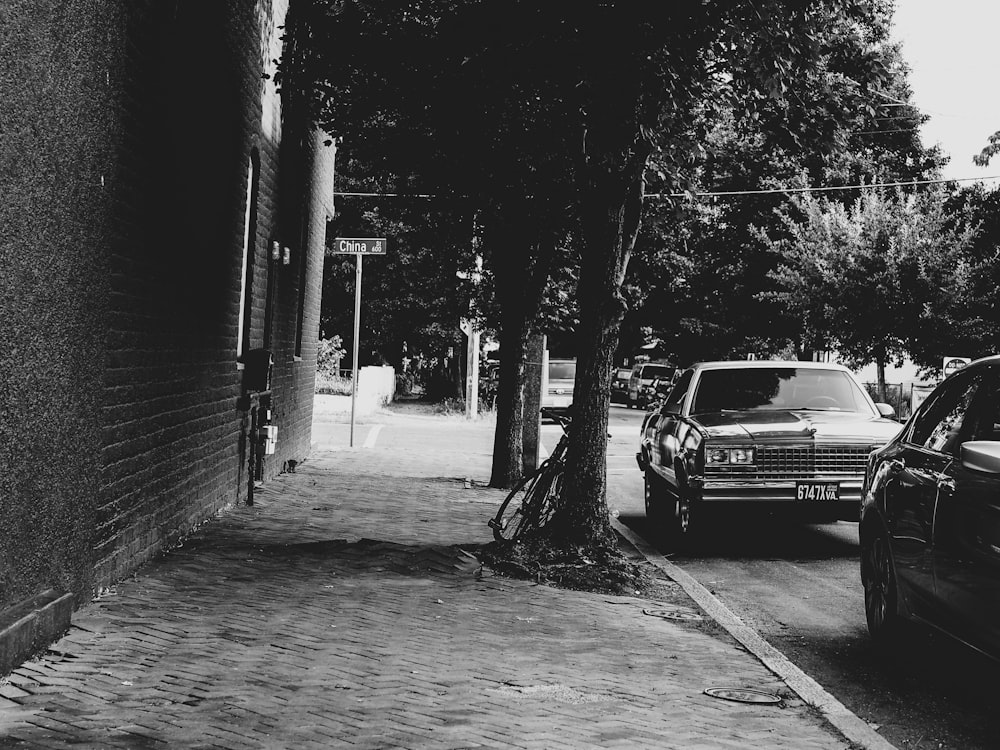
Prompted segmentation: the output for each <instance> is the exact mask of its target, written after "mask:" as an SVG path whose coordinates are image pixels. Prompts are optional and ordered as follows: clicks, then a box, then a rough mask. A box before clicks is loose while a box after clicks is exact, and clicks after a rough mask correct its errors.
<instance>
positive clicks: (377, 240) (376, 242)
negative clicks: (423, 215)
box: [333, 237, 386, 448]
mask: <svg viewBox="0 0 1000 750" xmlns="http://www.w3.org/2000/svg"><path fill="white" fill-rule="evenodd" d="M385 250H386V240H385V237H365V238H357V237H337V238H336V239H335V240H334V241H333V253H334V254H336V255H353V256H354V270H355V273H354V346H353V356H352V358H351V438H350V447H351V448H353V447H354V414H355V407H356V404H357V400H358V339H359V338H360V336H361V268H362V263H361V258H362V256H364V255H385Z"/></svg>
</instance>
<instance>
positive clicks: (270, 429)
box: [260, 424, 278, 456]
mask: <svg viewBox="0 0 1000 750" xmlns="http://www.w3.org/2000/svg"><path fill="white" fill-rule="evenodd" d="M260 436H261V438H262V440H261V442H262V443H263V444H264V455H265V456H273V455H274V450H275V448H276V447H277V445H278V427H277V425H273V424H267V425H264V426H263V427H261V428H260Z"/></svg>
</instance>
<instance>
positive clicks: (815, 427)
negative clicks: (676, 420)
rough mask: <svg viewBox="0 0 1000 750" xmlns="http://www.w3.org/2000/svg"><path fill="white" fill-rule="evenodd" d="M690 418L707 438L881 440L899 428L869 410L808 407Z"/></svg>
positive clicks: (701, 415)
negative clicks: (855, 410) (814, 409)
mask: <svg viewBox="0 0 1000 750" xmlns="http://www.w3.org/2000/svg"><path fill="white" fill-rule="evenodd" d="M690 419H691V421H692V422H694V424H696V425H697V426H698V427H700V428H701V429H702V431H703V432H705V434H706V435H707V436H708V437H710V438H734V439H744V440H745V439H751V440H755V441H766V440H770V439H789V438H807V439H808V438H815V439H817V440H850V441H855V440H865V441H871V442H873V443H878V444H881V443H885V442H888V441H889V440H890V439H892V438H893V437H895V435H896V433H898V432H899V430H900V429H901V428H902V425H901V424H899V422H894V421H893V420H891V419H884V418H882V417H873V416H870V415H868V414H858V413H856V412H838V411H811V410H808V409H788V410H784V409H781V410H750V411H721V412H710V413H706V414H695V415H692V416H691V418H690Z"/></svg>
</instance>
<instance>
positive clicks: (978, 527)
mask: <svg viewBox="0 0 1000 750" xmlns="http://www.w3.org/2000/svg"><path fill="white" fill-rule="evenodd" d="M981 369H982V377H981V382H980V387H979V394H978V395H977V397H976V399H975V401H974V402H973V404H972V406H971V408H970V409H969V411H968V413H967V415H966V419H965V420H964V423H963V429H962V431H961V434H960V436H959V440H958V441H957V442H956V444H955V445H954V447H953V450H952V457H953V459H954V460H953V461H952V462H951V463H950V464H949V466H948V468H947V469H946V470H945V472H944V476H943V477H942V479H941V481H940V482H939V490H940V492H939V495H938V502H937V508H936V512H935V528H934V551H933V560H934V578H935V590H936V594H937V598H938V599H939V600H940V601H941V603H942V610H943V611H942V621H941V625H942V626H943V627H945V628H946V629H947V630H949V631H951V632H952V633H953V634H954V635H956V636H958V637H959V638H962V639H963V640H971V641H974V642H976V643H977V644H982V645H987V646H988V647H989V648H990V649H991V650H993V651H994V652H997V653H1000V475H998V474H995V473H992V472H990V471H984V470H980V469H979V468H976V466H975V464H973V463H968V464H966V463H963V461H962V445H964V444H965V443H966V442H968V441H980V440H988V441H1000V378H998V375H997V371H996V368H993V367H990V368H987V367H983V368H981Z"/></svg>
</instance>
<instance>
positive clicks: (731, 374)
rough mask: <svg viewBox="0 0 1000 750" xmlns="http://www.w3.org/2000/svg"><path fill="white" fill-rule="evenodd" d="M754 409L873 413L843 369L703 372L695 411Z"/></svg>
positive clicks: (766, 368)
mask: <svg viewBox="0 0 1000 750" xmlns="http://www.w3.org/2000/svg"><path fill="white" fill-rule="evenodd" d="M752 409H802V410H806V411H849V412H860V413H868V414H871V413H872V409H871V407H870V406H869V405H868V402H867V401H866V400H865V398H864V395H863V394H862V392H861V388H860V387H859V386H858V385H857V383H855V381H854V379H853V378H852V377H851V376H850V375H849V374H848V373H846V372H844V371H843V370H823V369H816V368H805V367H748V368H726V369H719V370H704V371H703V372H702V373H701V378H700V379H699V380H698V392H697V393H696V394H695V403H694V406H693V407H692V413H695V414H704V413H708V412H715V411H723V410H733V411H746V410H752Z"/></svg>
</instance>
